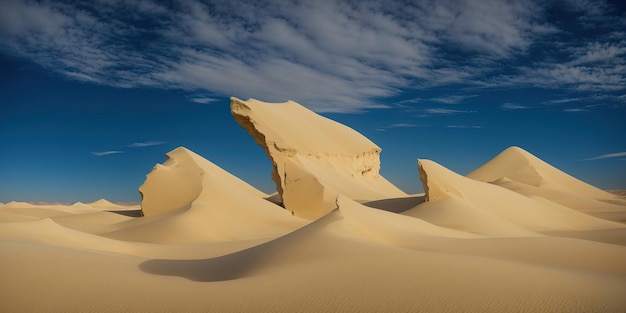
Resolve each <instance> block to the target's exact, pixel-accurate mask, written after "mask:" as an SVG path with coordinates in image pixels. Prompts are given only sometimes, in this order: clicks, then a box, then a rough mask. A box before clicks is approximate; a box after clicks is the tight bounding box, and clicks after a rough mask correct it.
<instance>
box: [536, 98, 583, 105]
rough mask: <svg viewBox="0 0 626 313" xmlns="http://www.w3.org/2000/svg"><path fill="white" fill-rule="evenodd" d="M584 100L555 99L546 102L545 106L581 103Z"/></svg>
mask: <svg viewBox="0 0 626 313" xmlns="http://www.w3.org/2000/svg"><path fill="white" fill-rule="evenodd" d="M581 100H584V98H563V99H555V100H549V101H546V102H544V103H545V104H562V103H571V102H579V101H581Z"/></svg>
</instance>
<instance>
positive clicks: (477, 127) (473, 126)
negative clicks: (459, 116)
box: [446, 125, 483, 129]
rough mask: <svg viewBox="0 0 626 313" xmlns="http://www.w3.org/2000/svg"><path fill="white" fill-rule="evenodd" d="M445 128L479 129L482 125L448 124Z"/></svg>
mask: <svg viewBox="0 0 626 313" xmlns="http://www.w3.org/2000/svg"><path fill="white" fill-rule="evenodd" d="M446 127H447V128H464V129H480V128H483V127H482V126H478V125H448V126H446Z"/></svg>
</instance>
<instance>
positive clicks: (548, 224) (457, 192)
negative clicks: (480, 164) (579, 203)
mask: <svg viewBox="0 0 626 313" xmlns="http://www.w3.org/2000/svg"><path fill="white" fill-rule="evenodd" d="M418 168H419V176H420V179H421V180H422V183H423V185H424V190H425V191H426V202H425V203H424V206H425V205H426V204H428V203H429V202H436V201H440V200H446V199H450V198H454V199H458V200H462V201H461V203H462V204H464V205H465V206H466V209H471V210H476V213H477V214H478V213H480V214H481V215H484V213H487V214H488V215H491V216H494V217H497V218H498V219H503V220H505V221H507V222H510V223H512V224H514V225H516V226H518V227H521V228H523V229H526V230H530V231H550V230H583V229H608V228H621V227H623V225H622V224H619V223H614V222H610V221H606V220H602V219H599V218H595V217H592V216H589V215H586V214H583V213H580V212H578V211H575V210H571V209H569V208H567V207H564V206H554V205H546V204H545V203H544V202H543V201H541V200H535V199H533V198H530V197H526V196H524V195H521V194H518V193H515V192H513V191H510V190H508V189H506V188H502V187H499V186H496V185H493V184H489V183H485V182H482V181H478V180H473V179H470V178H467V177H464V176H461V175H459V174H456V173H454V172H452V171H450V170H449V169H447V168H445V167H443V166H441V165H439V164H437V163H436V162H434V161H431V160H418ZM419 208H420V206H418V207H416V208H415V210H416V211H417V210H419ZM480 220H481V221H482V222H484V221H485V218H484V217H482V218H480ZM462 223H469V221H465V222H462ZM461 227H462V228H461V229H465V228H466V227H468V225H461ZM466 230H469V229H466ZM512 230H513V229H512Z"/></svg>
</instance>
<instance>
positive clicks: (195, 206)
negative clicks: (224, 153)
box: [102, 147, 307, 244]
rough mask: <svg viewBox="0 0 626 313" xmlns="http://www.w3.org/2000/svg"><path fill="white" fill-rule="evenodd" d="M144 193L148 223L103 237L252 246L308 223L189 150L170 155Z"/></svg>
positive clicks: (127, 226) (143, 188) (148, 180)
mask: <svg viewBox="0 0 626 313" xmlns="http://www.w3.org/2000/svg"><path fill="white" fill-rule="evenodd" d="M167 158H168V159H167V161H166V162H165V163H164V164H163V165H157V166H155V168H154V170H153V171H152V172H151V173H150V174H148V176H147V178H146V181H145V182H144V184H143V185H142V186H141V187H140V188H139V189H140V191H141V193H142V196H143V200H142V203H141V206H142V210H143V212H144V215H145V216H146V218H142V219H143V220H146V222H143V221H141V222H131V223H126V224H125V225H124V227H123V228H122V229H119V230H115V231H112V232H109V233H105V234H102V235H103V236H106V237H109V238H115V239H121V240H130V241H138V242H151V243H161V244H178V243H197V242H207V241H230V240H248V239H258V238H266V237H273V236H278V235H282V234H284V233H286V232H289V231H292V230H294V229H296V228H298V227H301V226H302V225H304V224H305V223H306V222H307V221H305V220H302V219H300V218H298V217H294V216H291V213H289V212H287V211H286V210H285V209H283V208H282V207H280V206H278V205H276V204H274V203H271V202H269V201H267V200H265V199H264V198H266V197H268V195H266V194H265V193H263V192H261V191H259V190H257V189H255V188H254V187H252V186H250V185H248V184H247V183H245V182H243V181H242V180H240V179H238V178H236V177H235V176H233V175H231V174H230V173H228V172H226V171H224V170H223V169H221V168H219V167H218V166H216V165H215V164H213V163H211V162H209V161H208V160H206V159H204V158H202V157H200V156H199V155H197V154H195V153H193V152H192V151H190V150H187V149H185V148H182V147H181V148H176V149H175V150H173V151H171V152H169V153H168V154H167Z"/></svg>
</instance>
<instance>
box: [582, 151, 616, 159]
mask: <svg viewBox="0 0 626 313" xmlns="http://www.w3.org/2000/svg"><path fill="white" fill-rule="evenodd" d="M625 156H626V152H616V153H609V154H603V155H599V156H597V157H593V158H589V159H585V161H591V160H602V159H611V158H620V157H625Z"/></svg>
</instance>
